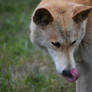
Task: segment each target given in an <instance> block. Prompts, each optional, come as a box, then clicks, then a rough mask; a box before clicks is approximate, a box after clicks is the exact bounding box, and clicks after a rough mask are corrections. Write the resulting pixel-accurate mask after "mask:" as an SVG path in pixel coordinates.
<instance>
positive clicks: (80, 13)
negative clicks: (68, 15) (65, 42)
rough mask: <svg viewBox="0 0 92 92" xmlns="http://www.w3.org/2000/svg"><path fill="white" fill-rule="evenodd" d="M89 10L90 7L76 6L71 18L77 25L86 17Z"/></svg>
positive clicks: (91, 8)
mask: <svg viewBox="0 0 92 92" xmlns="http://www.w3.org/2000/svg"><path fill="white" fill-rule="evenodd" d="M91 10H92V6H78V7H76V8H75V9H74V12H73V17H72V18H73V20H74V21H75V22H77V23H78V22H82V21H84V20H85V19H86V18H87V17H88V14H89V13H90V11H91Z"/></svg>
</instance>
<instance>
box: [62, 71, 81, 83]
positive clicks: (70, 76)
mask: <svg viewBox="0 0 92 92" xmlns="http://www.w3.org/2000/svg"><path fill="white" fill-rule="evenodd" d="M63 76H64V78H65V79H66V80H68V81H70V82H74V81H76V80H77V79H78V78H79V76H80V73H79V72H78V70H77V69H72V70H71V71H70V72H69V71H67V72H66V71H64V72H63Z"/></svg>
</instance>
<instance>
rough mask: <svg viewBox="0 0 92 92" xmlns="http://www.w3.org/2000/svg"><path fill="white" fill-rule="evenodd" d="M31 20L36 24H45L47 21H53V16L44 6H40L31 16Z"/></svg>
mask: <svg viewBox="0 0 92 92" xmlns="http://www.w3.org/2000/svg"><path fill="white" fill-rule="evenodd" d="M33 21H34V23H35V24H36V25H39V26H47V25H48V24H49V23H51V22H52V21H53V17H52V15H51V13H50V12H49V10H47V9H45V8H40V9H37V10H36V12H35V14H34V16H33Z"/></svg>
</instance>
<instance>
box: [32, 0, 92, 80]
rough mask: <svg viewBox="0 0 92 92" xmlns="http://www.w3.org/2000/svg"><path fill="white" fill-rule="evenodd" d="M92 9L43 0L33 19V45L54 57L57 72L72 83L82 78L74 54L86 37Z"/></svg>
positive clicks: (53, 0) (60, 0) (60, 1)
mask: <svg viewBox="0 0 92 92" xmlns="http://www.w3.org/2000/svg"><path fill="white" fill-rule="evenodd" d="M91 9H92V7H91V6H84V5H81V4H75V3H69V2H63V1H62V0H58V1H55V0H43V1H42V2H41V3H40V5H39V6H38V7H37V8H36V10H35V11H34V13H33V16H32V21H31V25H30V29H31V40H32V42H33V43H35V44H36V45H38V46H39V47H41V48H43V49H45V50H46V51H47V52H48V53H49V54H50V56H51V57H52V59H53V61H54V63H55V65H56V69H57V71H58V72H59V73H60V74H62V75H63V76H64V77H65V78H66V79H67V80H69V81H75V80H77V79H78V77H79V72H78V70H77V69H76V64H75V60H74V51H75V49H76V48H77V47H78V45H79V44H80V42H81V40H82V39H83V37H84V35H85V31H86V21H87V20H86V19H87V17H88V14H89V12H90V11H91Z"/></svg>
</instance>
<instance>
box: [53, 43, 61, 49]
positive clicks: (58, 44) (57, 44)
mask: <svg viewBox="0 0 92 92" xmlns="http://www.w3.org/2000/svg"><path fill="white" fill-rule="evenodd" d="M51 43H52V45H54V46H55V47H57V48H60V46H61V44H60V43H59V42H51Z"/></svg>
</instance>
